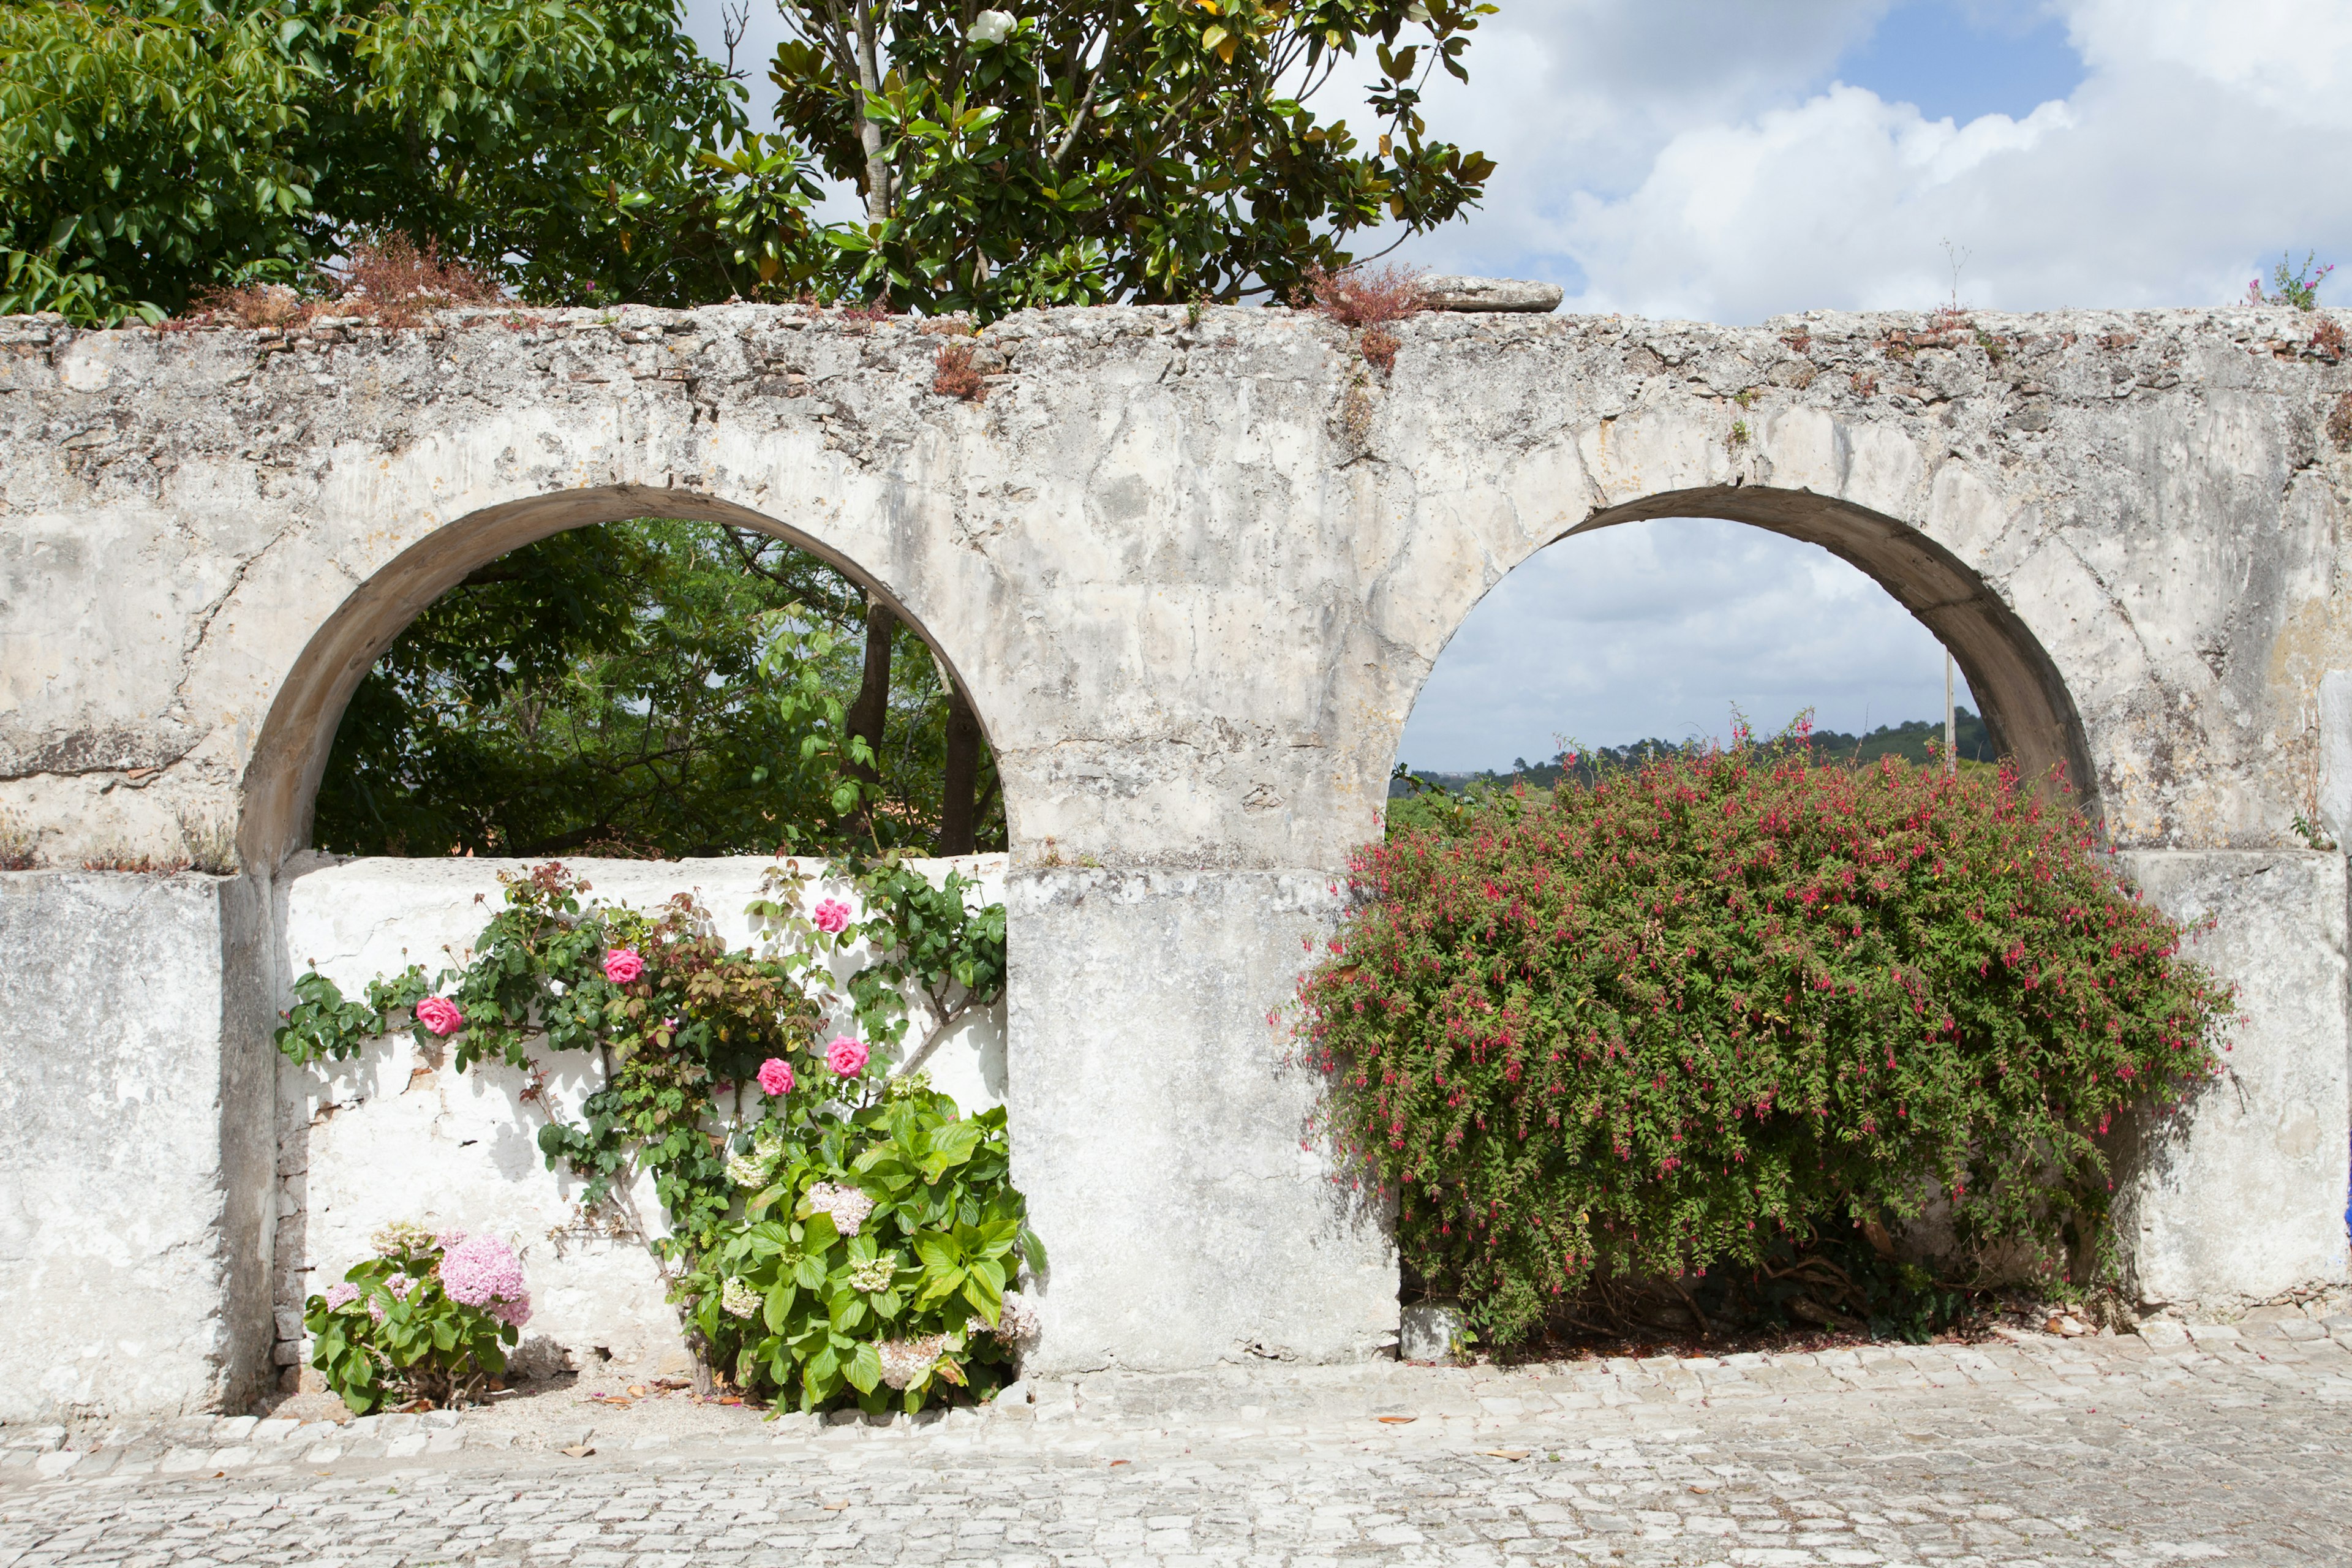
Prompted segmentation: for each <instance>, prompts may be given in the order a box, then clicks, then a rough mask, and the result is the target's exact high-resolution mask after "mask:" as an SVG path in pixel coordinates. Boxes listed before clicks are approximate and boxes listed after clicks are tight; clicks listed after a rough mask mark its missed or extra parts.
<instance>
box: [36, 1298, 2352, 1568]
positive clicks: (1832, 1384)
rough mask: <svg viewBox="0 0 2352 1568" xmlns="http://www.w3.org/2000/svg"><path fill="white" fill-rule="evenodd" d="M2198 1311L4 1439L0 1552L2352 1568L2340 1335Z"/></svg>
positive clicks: (2338, 1330) (274, 1558) (186, 1556)
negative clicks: (661, 1417) (1973, 1327)
mask: <svg viewBox="0 0 2352 1568" xmlns="http://www.w3.org/2000/svg"><path fill="white" fill-rule="evenodd" d="M2330 1328H2333V1329H2334V1330H2335V1336H2334V1337H2330V1335H2329V1329H2330ZM2192 1332H2194V1333H2195V1334H2196V1335H2197V1336H2198V1337H2197V1338H2196V1339H2195V1340H2193V1341H2192V1340H2190V1339H2189V1338H2188V1337H2187V1336H2185V1335H2183V1334H2182V1333H2181V1332H2180V1331H2179V1330H2177V1329H2168V1328H2167V1329H2158V1330H2151V1331H2149V1334H2148V1337H2147V1338H2141V1337H2137V1336H2126V1337H2123V1338H2102V1339H2081V1340H2058V1339H2045V1338H2042V1337H2041V1336H2030V1337H2024V1338H2021V1339H2019V1340H2016V1341H2013V1342H2002V1343H1995V1344H1991V1345H1986V1346H1977V1347H1954V1346H1932V1347H1918V1348H1911V1347H1874V1348H1869V1349H1864V1350H1861V1351H1859V1352H1856V1351H1844V1352H1832V1353H1827V1354H1822V1355H1818V1356H1736V1357H1731V1358H1728V1359H1727V1361H1722V1362H1717V1361H1705V1360H1701V1361H1673V1360H1667V1359H1664V1358H1661V1359H1658V1360H1654V1361H1648V1362H1641V1363H1634V1362H1624V1361H1612V1362H1606V1363H1601V1362H1585V1363H1552V1364H1550V1365H1548V1366H1543V1367H1539V1368H1530V1369H1517V1370H1501V1369H1496V1368H1490V1367H1482V1368H1470V1369H1443V1368H1418V1367H1398V1366H1394V1365H1392V1364H1391V1365H1389V1366H1385V1367H1369V1368H1353V1369H1307V1370H1297V1371H1293V1370H1287V1369H1281V1368H1267V1369H1260V1370H1254V1371H1246V1372H1244V1371H1239V1370H1236V1371H1235V1372H1234V1373H1229V1374H1223V1375H1202V1376H1196V1377H1160V1378H1153V1377H1144V1376H1138V1375H1116V1374H1105V1375H1101V1376H1097V1377H1093V1378H1088V1379H1086V1380H1084V1381H1083V1382H1081V1383H1079V1384H1044V1385H1039V1386H1037V1387H1035V1388H1034V1389H1033V1390H1031V1391H1029V1392H1030V1393H1031V1394H1033V1395H1034V1402H1027V1403H1017V1404H1008V1405H1005V1406H1003V1407H1002V1408H997V1409H993V1410H992V1411H990V1412H985V1413H973V1412H959V1413H957V1414H955V1415H952V1416H950V1417H947V1418H942V1419H937V1420H931V1421H925V1422H908V1421H905V1420H900V1421H898V1422H893V1423H890V1424H888V1425H887V1426H871V1425H866V1424H862V1423H856V1422H851V1423H848V1424H842V1425H831V1424H824V1423H818V1422H814V1421H809V1420H805V1419H795V1420H793V1421H789V1422H784V1423H779V1424H777V1425H775V1426H761V1425H759V1424H756V1423H753V1422H751V1421H748V1420H747V1421H745V1422H743V1423H741V1424H740V1426H739V1427H738V1428H737V1429H736V1430H733V1431H731V1432H730V1433H728V1434H725V1435H720V1436H689V1437H687V1438H684V1439H667V1438H648V1437H632V1436H630V1434H629V1432H628V1430H627V1428H628V1422H627V1419H626V1417H625V1415H613V1414H608V1413H605V1412H603V1411H597V1410H587V1411H584V1412H583V1426H584V1423H585V1421H586V1420H587V1419H590V1418H593V1419H594V1420H596V1421H598V1422H599V1423H601V1425H599V1426H597V1427H596V1428H595V1429H594V1430H593V1432H590V1431H585V1430H583V1431H578V1432H572V1433H569V1434H566V1435H567V1436H572V1437H575V1438H579V1439H582V1440H581V1441H578V1442H574V1443H572V1444H571V1445H570V1446H572V1447H593V1448H594V1449H595V1450H596V1451H594V1452H593V1453H589V1454H586V1455H583V1456H578V1457H573V1456H568V1455H565V1454H563V1453H562V1452H561V1451H560V1450H558V1449H556V1448H554V1447H522V1446H520V1445H516V1444H512V1443H509V1445H508V1446H504V1447H500V1446H498V1441H499V1437H500V1436H502V1434H500V1433H499V1431H497V1430H495V1429H494V1423H492V1422H490V1421H488V1419H487V1417H483V1418H478V1417H476V1416H474V1415H467V1417H465V1418H464V1419H463V1420H461V1421H460V1422H459V1423H457V1425H456V1426H444V1427H439V1428H434V1427H427V1426H418V1427H416V1428H415V1430H404V1429H402V1428H400V1427H398V1426H392V1427H391V1428H390V1429H389V1430H387V1428H386V1426H384V1425H383V1424H382V1423H379V1425H378V1426H376V1427H375V1428H373V1430H372V1432H370V1433H368V1434H365V1435H362V1434H359V1433H354V1432H353V1431H352V1428H350V1427H346V1428H343V1429H342V1440H341V1443H340V1444H337V1443H331V1442H325V1441H321V1440H320V1438H319V1435H318V1434H317V1433H316V1432H315V1431H314V1432H313V1433H311V1434H310V1435H307V1436H301V1435H298V1436H296V1437H295V1438H293V1439H292V1440H288V1439H286V1438H284V1437H283V1436H280V1440H279V1441H278V1442H276V1443H271V1442H270V1441H268V1437H267V1436H264V1435H262V1434H260V1433H258V1432H257V1429H255V1428H252V1427H249V1426H234V1425H232V1426H228V1427H226V1428H220V1427H214V1428H212V1430H213V1431H214V1432H215V1433H216V1434H217V1435H219V1436H233V1437H236V1438H237V1439H239V1440H238V1441H236V1442H232V1443H229V1444H227V1445H226V1446H223V1447H214V1448H204V1447H196V1446H194V1445H192V1444H190V1443H187V1442H184V1441H183V1442H180V1443H179V1444H177V1445H176V1446H168V1447H167V1446H165V1444H166V1442H167V1440H168V1437H169V1434H161V1435H155V1436H124V1435H120V1434H118V1435H116V1436H117V1437H118V1439H119V1440H118V1441H117V1442H115V1443H114V1444H111V1445H109V1446H105V1447H98V1448H96V1449H95V1450H89V1449H76V1448H68V1447H56V1446H54V1441H53V1439H54V1437H55V1436H57V1434H56V1433H55V1429H51V1430H50V1433H49V1434H48V1435H46V1436H37V1437H36V1438H34V1439H33V1440H32V1441H31V1442H30V1443H29V1445H26V1443H25V1442H24V1441H23V1439H24V1437H25V1434H24V1431H23V1429H22V1428H16V1429H12V1430H0V1450H5V1452H0V1568H35V1565H47V1564H50V1563H76V1564H100V1563H104V1564H121V1565H124V1568H131V1565H133V1564H163V1563H174V1564H179V1563H189V1564H193V1563H321V1564H378V1563H382V1564H423V1563H493V1562H495V1563H507V1562H512V1563H568V1564H576V1565H578V1568H591V1565H603V1564H628V1565H632V1568H634V1565H653V1564H680V1565H682V1564H688V1563H695V1564H699V1563H728V1564H744V1565H746V1568H750V1565H755V1564H792V1565H793V1568H802V1565H808V1568H820V1565H822V1568H831V1565H833V1564H858V1563H877V1564H879V1563H942V1562H949V1563H971V1564H974V1565H985V1564H1008V1565H1009V1564H1014V1563H1034V1564H1041V1565H1044V1564H1052V1565H1058V1568H1082V1565H1087V1564H1109V1563H1167V1564H1202V1565H1212V1564H1213V1565H1214V1568H1233V1565H1236V1564H1249V1565H1252V1568H1255V1565H1258V1564H1265V1565H1268V1568H1272V1565H1274V1564H1297V1565H1300V1568H1306V1565H1314V1564H1339V1563H1370V1562H1373V1561H1378V1562H1380V1563H1383V1564H1387V1563H1399V1564H1420V1563H1446V1564H1453V1563H1465V1564H1486V1563H1493V1564H1497V1565H1502V1564H1507V1563H1577V1562H1580V1561H1581V1562H1598V1563H1624V1564H1661V1565H1663V1564H1691V1565H1697V1564H1712V1563H1722V1564H1738V1565H1757V1568H1768V1565H1779V1564H1801V1563H1852V1564H1874V1563H1898V1564H1899V1563H1919V1564H1928V1563H1936V1564H1955V1563H1969V1564H1973V1563H2001V1564H2028V1563H2122V1564H2138V1563H2174V1562H2180V1561H2192V1560H2194V1561H2205V1562H2212V1563H2233V1564H2249V1565H2257V1564H2258V1565H2269V1564H2292V1563H2326V1564H2332V1565H2342V1564H2346V1563H2352V1321H2345V1320H2334V1321H2331V1323H2330V1324H2329V1325H2326V1326H2322V1325H2319V1324H2316V1323H2313V1322H2310V1321H2307V1320H2298V1321H2293V1322H2288V1323H2274V1324H2264V1325H2261V1326H2259V1327H2255V1326H2244V1327H2242V1328H2240V1329H2212V1330H2195V1331H2192ZM1408 1417H1409V1419H1407V1418H1408ZM179 1435H180V1436H181V1437H183V1438H185V1437H187V1436H191V1435H192V1434H191V1431H190V1430H189V1429H188V1428H186V1427H183V1428H182V1429H181V1431H180V1434H179ZM551 1441H552V1440H551ZM12 1443H14V1444H17V1445H18V1446H17V1447H7V1445H9V1444H12ZM298 1448H299V1452H296V1451H295V1450H296V1449H298ZM331 1449H332V1450H335V1451H333V1452H330V1450H331ZM68 1456H76V1457H72V1458H68Z"/></svg>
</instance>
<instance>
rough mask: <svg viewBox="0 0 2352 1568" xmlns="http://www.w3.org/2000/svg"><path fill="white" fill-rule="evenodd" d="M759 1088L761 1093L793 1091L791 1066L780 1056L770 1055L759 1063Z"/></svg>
mask: <svg viewBox="0 0 2352 1568" xmlns="http://www.w3.org/2000/svg"><path fill="white" fill-rule="evenodd" d="M760 1090H761V1093H763V1094H790V1093H792V1091H793V1067H792V1064H791V1063H790V1062H788V1061H786V1060H784V1058H782V1057H770V1058H768V1059H767V1060H766V1061H763V1062H761V1064H760Z"/></svg>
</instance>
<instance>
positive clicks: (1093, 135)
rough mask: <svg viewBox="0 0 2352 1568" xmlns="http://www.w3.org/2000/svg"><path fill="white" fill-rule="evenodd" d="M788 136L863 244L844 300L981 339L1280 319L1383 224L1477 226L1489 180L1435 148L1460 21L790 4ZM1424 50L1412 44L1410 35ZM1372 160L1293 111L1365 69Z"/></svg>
mask: <svg viewBox="0 0 2352 1568" xmlns="http://www.w3.org/2000/svg"><path fill="white" fill-rule="evenodd" d="M778 6H779V9H780V10H781V11H782V13H783V16H784V18H785V20H786V21H787V22H788V23H790V24H791V25H792V26H793V28H794V29H795V31H796V33H797V37H794V38H792V39H789V40H787V41H786V42H785V43H784V44H783V45H782V47H779V48H778V50H777V51H776V56H775V61H774V66H773V68H772V71H771V72H770V79H771V80H772V81H773V82H774V83H775V85H776V87H777V89H778V90H779V93H780V97H779V99H778V102H777V117H778V119H779V121H782V123H783V124H784V125H786V126H788V127H789V128H790V129H791V130H792V131H793V132H795V133H796V134H797V135H798V137H799V138H800V139H801V140H802V141H803V142H805V143H806V144H807V145H808V146H809V147H810V148H811V149H813V150H814V153H815V154H816V156H817V158H818V159H819V160H820V162H821V163H823V165H824V171H825V173H826V174H830V175H831V176H833V177H834V178H835V179H839V180H847V181H853V182H855V183H856V186H857V188H858V190H859V191H860V192H861V193H862V194H863V195H864V196H865V199H866V224H865V226H863V227H862V228H859V227H856V226H848V227H846V228H845V229H841V230H837V231H835V233H833V234H832V235H831V236H830V237H831V238H832V239H833V240H834V241H835V243H836V244H838V245H840V246H842V247H844V248H845V250H846V251H847V252H848V253H849V256H850V258H851V259H852V260H853V261H855V262H856V269H855V271H854V273H853V274H852V275H851V276H850V278H849V279H847V281H846V284H845V286H846V287H849V288H852V289H856V290H859V291H861V292H864V293H867V294H870V295H874V296H878V297H883V298H887V299H888V300H890V301H891V302H892V303H893V304H896V305H899V306H902V307H906V308H911V309H916V310H925V311H948V310H972V311H975V312H977V313H978V314H979V315H980V316H981V317H982V318H983V319H986V318H990V317H994V316H997V315H1001V314H1003V312H1005V311H1007V310H1017V309H1020V308H1022V307H1024V306H1029V305H1043V304H1096V303H1101V302H1104V301H1112V302H1119V301H1133V302H1145V303H1150V302H1159V303H1166V302H1171V301H1184V300H1202V299H1208V300H1228V301H1230V300H1241V299H1244V298H1248V297H1252V296H1260V295H1265V294H1273V295H1274V296H1275V297H1276V298H1287V297H1288V296H1289V294H1290V293H1291V292H1292V291H1294V290H1296V289H1297V288H1298V287H1299V286H1300V285H1301V284H1302V283H1303V282H1304V281H1305V279H1307V277H1308V276H1310V275H1311V273H1312V272H1313V271H1314V270H1316V269H1318V268H1319V269H1321V270H1324V271H1329V272H1336V271H1339V270H1340V269H1341V268H1344V267H1345V266H1346V265H1347V264H1348V263H1349V260H1350V259H1351V258H1350V256H1349V253H1348V252H1347V250H1345V249H1344V248H1343V242H1344V241H1345V240H1346V239H1347V237H1349V235H1351V234H1354V233H1356V232H1357V231H1359V230H1361V229H1364V228H1367V227H1369V226H1372V225H1375V224H1378V223H1381V222H1382V221H1383V220H1395V221H1397V222H1399V223H1402V225H1403V226H1404V229H1405V232H1406V233H1408V234H1412V233H1418V232H1420V231H1421V230H1423V229H1425V228H1428V227H1430V226H1433V225H1436V224H1439V223H1443V222H1445V221H1446V220H1448V219H1450V218H1452V217H1453V216H1455V215H1456V214H1457V213H1459V212H1461V211H1462V210H1463V209H1464V208H1465V206H1467V205H1471V204H1473V203H1475V201H1476V199H1477V197H1478V196H1479V195H1480V194H1481V192H1482V191H1483V189H1484V186H1485V182H1486V177H1487V176H1488V175H1489V174H1491V173H1492V172H1493V170H1494V164H1493V163H1492V162H1490V161H1489V160H1488V159H1486V157H1485V156H1484V155H1482V154H1480V153H1465V152H1463V151H1462V150H1461V149H1460V148H1458V147H1455V146H1454V145H1453V144H1452V143H1450V142H1443V141H1436V140H1432V139H1430V138H1429V137H1428V134H1427V126H1426V124H1425V123H1424V121H1423V117H1422V115H1421V112H1420V107H1419V106H1420V102H1421V89H1422V84H1423V81H1424V80H1425V79H1426V78H1427V76H1428V73H1429V72H1430V71H1431V70H1433V69H1437V68H1443V69H1445V70H1447V71H1450V72H1452V73H1453V74H1454V75H1455V76H1457V77H1463V78H1464V79H1466V72H1465V68H1464V67H1463V65H1462V63H1461V55H1462V52H1463V49H1464V48H1465V46H1466V44H1467V43H1468V35H1469V33H1470V32H1471V30H1472V29H1473V28H1475V26H1476V25H1477V21H1476V18H1477V17H1478V16H1481V15H1485V14H1487V13H1490V12H1492V11H1493V10H1494V7H1493V6H1492V5H1476V4H1471V3H1469V0H1410V3H1408V0H1046V3H1045V4H1042V5H1036V6H1034V7H1031V8H1029V9H1027V10H1025V11H1024V13H1023V14H1021V15H1020V16H1017V17H1016V16H1013V15H1011V14H1009V13H1006V12H1003V11H992V10H982V9H981V8H980V7H979V6H978V5H976V4H975V3H974V0H778ZM1408 29H1411V30H1412V31H1413V32H1414V33H1415V34H1416V35H1418V36H1419V37H1421V41H1420V42H1415V43H1406V44H1404V45H1402V47H1399V39H1400V37H1402V36H1403V35H1404V33H1405V32H1406V31H1407V30H1408ZM1366 45H1370V46H1371V47H1372V51H1373V56H1374V58H1375V59H1376V60H1377V62H1378V65H1379V68H1380V79H1379V81H1378V82H1377V83H1376V84H1375V85H1374V86H1373V87H1372V88H1371V89H1370V94H1369V101H1370V106H1371V109H1372V111H1373V114H1374V115H1375V117H1376V118H1377V120H1378V121H1379V128H1378V131H1377V132H1376V139H1375V141H1374V142H1372V143H1371V144H1369V145H1368V144H1367V143H1365V142H1360V140H1359V139H1358V138H1357V137H1356V136H1355V135H1354V134H1353V133H1352V132H1350V131H1349V128H1348V126H1347V125H1346V124H1345V122H1332V123H1324V122H1321V121H1318V119H1317V118H1316V116H1315V115H1314V113H1313V112H1312V111H1310V110H1308V109H1307V107H1306V106H1305V103H1304V101H1303V100H1306V99H1307V98H1308V97H1309V96H1311V95H1312V94H1313V93H1314V91H1315V90H1316V89H1318V88H1320V87H1321V86H1323V85H1324V84H1325V83H1327V82H1328V81H1330V80H1331V79H1332V78H1333V76H1334V74H1335V73H1336V72H1337V71H1338V70H1339V68H1341V66H1342V64H1343V62H1346V61H1349V60H1351V59H1353V58H1355V57H1356V55H1357V52H1358V50H1359V49H1360V48H1361V47H1364V46H1366Z"/></svg>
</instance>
